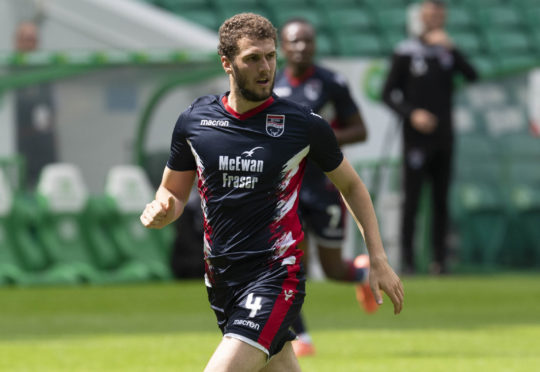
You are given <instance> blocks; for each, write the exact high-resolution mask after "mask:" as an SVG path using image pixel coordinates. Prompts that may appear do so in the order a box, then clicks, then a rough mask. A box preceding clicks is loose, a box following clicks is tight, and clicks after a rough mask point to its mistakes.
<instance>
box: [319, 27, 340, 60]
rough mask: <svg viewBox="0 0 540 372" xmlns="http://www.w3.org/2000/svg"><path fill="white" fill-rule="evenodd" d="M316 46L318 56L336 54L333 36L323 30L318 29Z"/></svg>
mask: <svg viewBox="0 0 540 372" xmlns="http://www.w3.org/2000/svg"><path fill="white" fill-rule="evenodd" d="M315 42H316V48H317V52H316V53H317V55H318V56H332V55H335V54H336V50H335V49H334V41H333V38H332V36H331V35H330V34H329V33H327V32H323V31H317V37H316V41H315Z"/></svg>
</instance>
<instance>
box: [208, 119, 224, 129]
mask: <svg viewBox="0 0 540 372" xmlns="http://www.w3.org/2000/svg"><path fill="white" fill-rule="evenodd" d="M201 125H202V126H205V127H228V126H229V121H228V120H208V119H202V120H201Z"/></svg>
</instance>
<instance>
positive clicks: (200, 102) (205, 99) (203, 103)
mask: <svg viewBox="0 0 540 372" xmlns="http://www.w3.org/2000/svg"><path fill="white" fill-rule="evenodd" d="M214 105H219V96H217V95H212V94H209V95H206V96H201V97H199V98H196V99H195V100H194V101H193V102H192V103H191V105H189V107H188V108H187V110H186V111H196V112H204V111H208V110H209V108H210V107H212V106H214Z"/></svg>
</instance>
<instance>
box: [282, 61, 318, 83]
mask: <svg viewBox="0 0 540 372" xmlns="http://www.w3.org/2000/svg"><path fill="white" fill-rule="evenodd" d="M314 73H315V66H314V65H312V66H310V67H309V68H308V69H307V70H306V72H304V73H303V74H302V75H300V76H298V77H296V76H293V74H292V72H291V69H290V68H288V67H287V68H286V69H285V76H287V80H288V81H289V84H291V86H292V87H297V86H299V85H300V84H302V83H303V82H304V81H306V80H307V79H309V78H310V77H312V76H313V74H314Z"/></svg>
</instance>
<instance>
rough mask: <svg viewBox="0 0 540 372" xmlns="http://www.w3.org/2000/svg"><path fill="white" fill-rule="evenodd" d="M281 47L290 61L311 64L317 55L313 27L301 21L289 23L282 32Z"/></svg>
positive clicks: (297, 63)
mask: <svg viewBox="0 0 540 372" xmlns="http://www.w3.org/2000/svg"><path fill="white" fill-rule="evenodd" d="M281 48H282V49H283V53H284V55H285V58H286V59H287V61H288V62H289V63H291V64H296V65H311V63H312V62H313V56H314V55H315V31H314V30H313V27H311V26H310V25H306V24H305V23H300V22H295V23H291V24H289V25H288V26H287V27H285V29H283V31H282V33H281Z"/></svg>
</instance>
